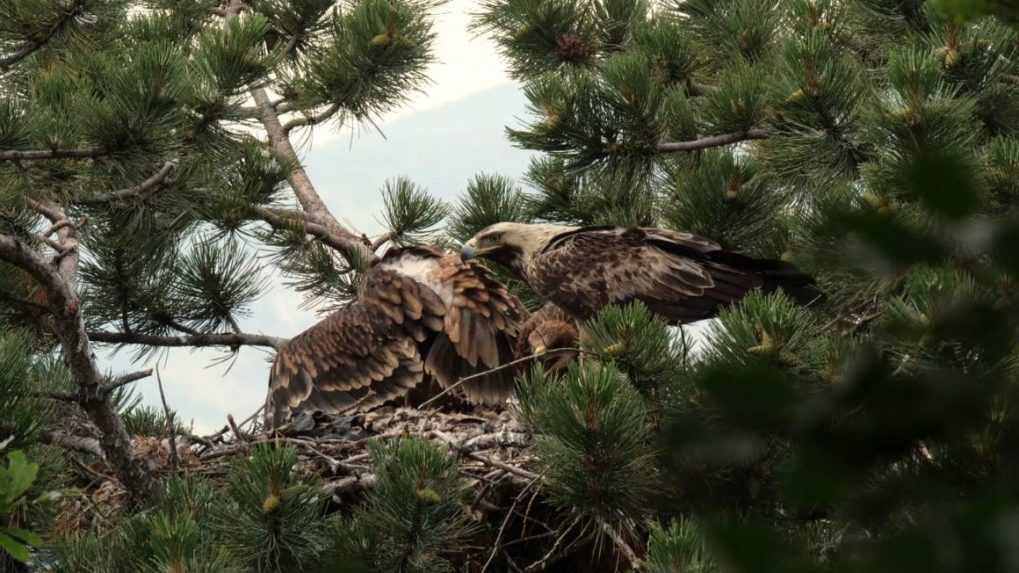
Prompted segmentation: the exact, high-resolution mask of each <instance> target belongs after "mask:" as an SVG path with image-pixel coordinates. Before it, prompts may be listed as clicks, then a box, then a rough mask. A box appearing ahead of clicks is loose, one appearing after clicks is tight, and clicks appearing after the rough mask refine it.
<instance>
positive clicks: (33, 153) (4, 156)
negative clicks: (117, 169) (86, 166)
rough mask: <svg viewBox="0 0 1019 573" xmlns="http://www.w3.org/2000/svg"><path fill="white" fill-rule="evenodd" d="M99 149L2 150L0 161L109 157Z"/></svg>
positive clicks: (0, 151)
mask: <svg viewBox="0 0 1019 573" xmlns="http://www.w3.org/2000/svg"><path fill="white" fill-rule="evenodd" d="M109 154H110V152H109V151H106V150H105V149H100V148H98V147H86V148H83V149H25V150H18V149H6V150H0V161H42V160H45V159H94V158H96V157H103V156H104V155H109Z"/></svg>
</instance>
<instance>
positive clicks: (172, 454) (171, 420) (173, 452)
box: [156, 362, 180, 473]
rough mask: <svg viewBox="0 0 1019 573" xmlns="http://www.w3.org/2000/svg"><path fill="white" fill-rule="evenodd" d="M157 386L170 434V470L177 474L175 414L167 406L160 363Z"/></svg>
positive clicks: (157, 365) (157, 366)
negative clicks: (160, 373)
mask: <svg viewBox="0 0 1019 573" xmlns="http://www.w3.org/2000/svg"><path fill="white" fill-rule="evenodd" d="M156 384H158V385H159V399H160V400H161V401H162V402H163V414H164V415H165V416H166V429H167V431H168V432H169V433H170V470H171V471H173V472H174V473H176V472H177V465H178V464H179V463H180V458H178V457H177V429H176V427H175V426H176V424H174V416H173V412H171V411H170V407H169V406H168V405H167V404H166V394H165V393H164V392H163V377H162V376H160V375H159V363H158V362H157V363H156Z"/></svg>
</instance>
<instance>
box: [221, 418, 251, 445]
mask: <svg viewBox="0 0 1019 573" xmlns="http://www.w3.org/2000/svg"><path fill="white" fill-rule="evenodd" d="M226 423H227V424H228V425H229V426H230V430H231V431H232V432H233V433H234V436H237V441H238V442H239V443H242V444H246V443H247V442H248V440H246V439H244V436H243V435H241V431H240V430H239V429H237V424H236V423H235V422H234V417H233V414H227V415H226Z"/></svg>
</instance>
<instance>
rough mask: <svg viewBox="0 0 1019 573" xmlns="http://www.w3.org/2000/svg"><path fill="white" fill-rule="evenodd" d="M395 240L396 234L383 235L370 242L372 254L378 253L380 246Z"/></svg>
mask: <svg viewBox="0 0 1019 573" xmlns="http://www.w3.org/2000/svg"><path fill="white" fill-rule="evenodd" d="M395 238H396V233H384V234H383V235H382V236H380V237H379V238H377V239H375V240H374V241H372V252H373V253H374V252H376V251H378V250H379V249H380V248H381V247H382V245H385V244H386V243H388V242H389V241H392V240H393V239H395Z"/></svg>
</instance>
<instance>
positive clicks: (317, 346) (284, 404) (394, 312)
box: [266, 270, 445, 426]
mask: <svg viewBox="0 0 1019 573" xmlns="http://www.w3.org/2000/svg"><path fill="white" fill-rule="evenodd" d="M364 291H365V293H366V294H365V295H363V296H362V297H360V298H359V299H358V300H357V301H355V302H353V303H352V304H350V305H349V306H347V307H345V308H342V309H340V310H337V311H336V312H334V313H333V314H331V315H329V316H328V317H327V318H325V319H324V320H322V321H321V322H319V323H317V324H315V325H314V326H312V327H311V328H309V329H308V330H306V331H304V332H302V333H301V334H299V335H297V336H295V337H294V338H292V339H291V340H290V341H288V342H287V343H286V344H285V345H284V347H283V348H282V349H280V351H279V352H278V353H277V354H276V358H275V360H274V361H273V365H272V370H271V373H270V377H269V398H268V402H267V412H266V415H267V419H269V420H271V423H272V424H273V425H274V426H276V425H279V424H280V423H282V422H283V421H284V420H285V419H287V418H288V417H289V416H290V414H291V413H292V412H294V411H298V410H318V411H321V412H329V413H336V412H344V411H348V410H353V409H359V410H367V409H370V408H373V407H375V406H378V405H381V404H382V403H384V402H386V401H388V400H391V399H393V398H397V397H399V396H402V395H404V394H406V393H407V392H409V391H410V390H411V389H413V388H414V387H415V386H417V385H418V384H419V383H420V382H421V380H422V379H423V376H424V363H423V360H422V357H421V354H420V344H421V343H422V342H424V341H425V340H427V338H428V334H427V330H428V328H427V324H428V323H432V324H433V325H438V324H441V317H442V315H443V314H444V313H445V307H444V306H443V305H442V303H441V301H440V300H439V298H438V297H437V296H436V295H435V294H434V293H433V292H431V291H430V290H429V289H427V288H423V287H422V285H420V284H418V283H417V282H415V281H413V280H409V279H407V278H405V277H401V276H399V275H398V274H396V273H394V272H391V271H386V270H373V271H370V272H369V275H368V277H367V281H366V285H365V289H364Z"/></svg>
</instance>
